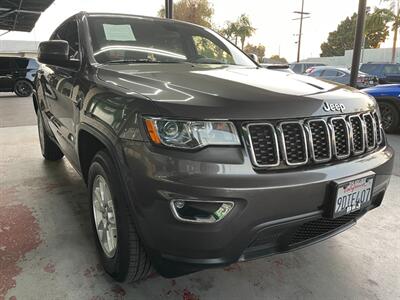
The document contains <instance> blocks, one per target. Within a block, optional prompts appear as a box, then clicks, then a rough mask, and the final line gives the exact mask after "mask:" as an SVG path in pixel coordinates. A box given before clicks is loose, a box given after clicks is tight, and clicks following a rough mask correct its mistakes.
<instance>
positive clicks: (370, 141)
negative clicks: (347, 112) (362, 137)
mask: <svg viewBox="0 0 400 300" xmlns="http://www.w3.org/2000/svg"><path fill="white" fill-rule="evenodd" d="M363 117H364V122H365V129H366V139H367V143H366V146H367V150H368V151H369V150H372V149H373V148H375V144H376V128H375V120H374V118H373V117H372V116H371V114H369V113H368V114H364V115H363Z"/></svg>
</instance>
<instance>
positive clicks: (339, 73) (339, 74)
mask: <svg viewBox="0 0 400 300" xmlns="http://www.w3.org/2000/svg"><path fill="white" fill-rule="evenodd" d="M337 76H339V77H344V76H346V74H345V73H343V72H341V71H338V72H337Z"/></svg>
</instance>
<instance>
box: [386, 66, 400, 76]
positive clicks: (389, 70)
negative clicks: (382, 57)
mask: <svg viewBox="0 0 400 300" xmlns="http://www.w3.org/2000/svg"><path fill="white" fill-rule="evenodd" d="M399 73H400V65H386V66H385V67H384V68H383V74H399Z"/></svg>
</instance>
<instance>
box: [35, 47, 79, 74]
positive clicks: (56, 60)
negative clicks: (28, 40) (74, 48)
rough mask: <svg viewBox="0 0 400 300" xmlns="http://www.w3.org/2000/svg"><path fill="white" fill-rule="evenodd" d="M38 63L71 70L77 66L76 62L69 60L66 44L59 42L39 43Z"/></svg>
mask: <svg viewBox="0 0 400 300" xmlns="http://www.w3.org/2000/svg"><path fill="white" fill-rule="evenodd" d="M38 61H39V62H40V63H43V64H48V65H53V66H58V67H64V68H72V69H74V68H76V67H77V66H78V65H79V62H78V61H75V60H70V59H69V45H68V42H67V41H61V40H54V41H46V42H42V43H40V44H39V50H38Z"/></svg>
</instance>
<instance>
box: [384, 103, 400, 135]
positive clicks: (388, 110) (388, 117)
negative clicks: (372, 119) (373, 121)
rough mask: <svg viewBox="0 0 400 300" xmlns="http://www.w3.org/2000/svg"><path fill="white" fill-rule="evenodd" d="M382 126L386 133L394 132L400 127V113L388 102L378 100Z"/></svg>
mask: <svg viewBox="0 0 400 300" xmlns="http://www.w3.org/2000/svg"><path fill="white" fill-rule="evenodd" d="M379 110H380V111H381V117H382V126H383V129H384V130H385V131H386V132H387V133H394V132H396V131H397V130H398V129H399V128H400V114H399V111H398V110H397V108H396V107H395V106H394V105H393V104H392V103H390V102H386V101H382V102H379Z"/></svg>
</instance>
